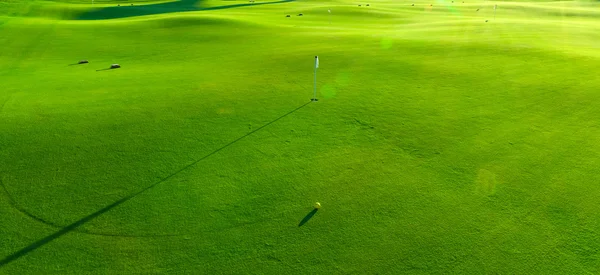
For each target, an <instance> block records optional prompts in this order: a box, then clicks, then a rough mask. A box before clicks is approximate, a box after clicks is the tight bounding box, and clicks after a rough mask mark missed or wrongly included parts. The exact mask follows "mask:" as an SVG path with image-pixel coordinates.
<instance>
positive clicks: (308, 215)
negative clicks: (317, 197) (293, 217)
mask: <svg viewBox="0 0 600 275" xmlns="http://www.w3.org/2000/svg"><path fill="white" fill-rule="evenodd" d="M317 211H319V209H316V208H315V209H313V210H312V211H310V212H309V213H308V214H307V215H306V216H305V217H304V219H302V220H301V221H300V223H299V224H298V227H300V226H303V225H304V224H305V223H307V222H308V221H309V220H310V219H312V217H313V216H314V215H315V214H317Z"/></svg>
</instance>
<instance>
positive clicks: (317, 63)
mask: <svg viewBox="0 0 600 275" xmlns="http://www.w3.org/2000/svg"><path fill="white" fill-rule="evenodd" d="M316 68H319V57H318V56H315V69H316Z"/></svg>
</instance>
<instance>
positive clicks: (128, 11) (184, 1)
mask: <svg viewBox="0 0 600 275" xmlns="http://www.w3.org/2000/svg"><path fill="white" fill-rule="evenodd" d="M293 1H295V0H279V1H274V2H263V3H244V4H233V5H224V6H217V7H202V5H201V2H203V1H202V0H179V1H176V2H167V3H158V4H150V5H137V6H112V7H105V8H100V9H96V10H92V11H89V12H86V13H83V14H81V15H79V16H78V17H76V18H75V19H76V20H104V19H117V18H126V17H135V16H144V15H156V14H166V13H176V12H189V11H209V10H222V9H230V8H239V7H246V6H255V5H269V4H279V3H287V2H293Z"/></svg>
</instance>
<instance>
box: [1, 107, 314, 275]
mask: <svg viewBox="0 0 600 275" xmlns="http://www.w3.org/2000/svg"><path fill="white" fill-rule="evenodd" d="M311 102H312V101H309V102H306V103H304V104H302V105H301V106H300V107H297V108H296V109H294V110H292V111H290V112H288V113H286V114H284V115H282V116H280V117H278V118H276V119H275V120H272V121H270V122H268V123H266V124H265V125H263V126H261V127H259V128H256V129H255V130H253V131H251V132H249V133H248V134H246V135H243V136H241V137H239V138H237V139H235V140H233V141H231V142H229V143H227V144H226V145H224V146H221V147H220V148H218V149H216V150H214V151H212V152H211V153H209V154H208V155H205V156H204V157H202V158H199V159H197V160H196V161H194V162H192V163H190V164H188V165H186V166H184V167H183V168H181V169H179V170H177V171H175V172H173V173H172V174H170V175H168V176H166V177H164V178H162V179H160V180H159V181H157V182H155V183H153V184H151V185H149V186H148V187H146V188H144V189H142V190H140V191H138V192H135V193H133V194H131V195H129V196H126V197H124V198H122V199H120V200H118V201H116V202H114V203H112V204H110V205H107V206H105V207H104V208H102V209H100V210H98V211H96V212H94V213H92V214H90V215H88V216H86V217H84V218H82V219H80V220H78V221H76V222H74V223H72V224H69V225H67V226H65V227H63V228H61V229H60V230H59V231H57V232H56V233H54V234H51V235H49V236H47V237H45V238H42V239H40V240H38V241H36V242H34V243H32V244H31V245H29V246H27V247H25V248H23V249H21V250H19V251H17V252H15V253H13V254H11V255H9V256H8V257H6V258H4V259H2V260H0V267H2V266H4V265H6V264H9V263H11V262H12V261H15V260H17V259H19V258H21V257H23V256H25V255H27V254H28V253H29V252H31V251H34V250H36V249H38V248H39V247H41V246H43V245H45V244H47V243H49V242H51V241H53V240H55V239H57V238H59V237H60V236H62V235H64V234H67V233H69V232H71V231H74V230H75V229H77V228H78V227H80V226H82V225H84V224H86V223H87V222H89V221H91V220H93V219H94V218H96V217H98V216H100V215H102V214H104V213H106V212H108V211H109V210H111V209H113V208H115V207H117V206H119V205H121V204H123V203H124V202H127V201H129V200H130V199H133V198H135V197H136V196H138V195H140V194H142V193H144V192H146V191H147V190H150V189H152V188H153V187H155V186H157V185H159V184H161V183H163V182H165V181H167V180H168V179H170V178H172V177H174V176H175V175H177V174H179V173H181V172H183V171H185V170H187V169H188V168H190V167H192V166H194V165H196V164H197V163H199V162H200V161H202V160H205V159H207V158H209V157H210V156H212V155H214V154H216V153H218V152H220V151H221V150H223V149H225V148H227V147H229V146H231V145H233V144H235V143H237V142H238V141H240V140H242V139H244V138H246V137H248V136H250V135H252V134H254V133H256V132H258V131H260V130H261V129H263V128H265V127H267V126H269V125H271V124H273V123H275V122H277V121H278V120H280V119H282V118H284V117H286V116H289V115H291V114H293V113H295V112H296V111H298V110H300V109H302V108H304V107H306V106H307V105H308V104H310V103H311ZM0 184H2V187H3V189H4V191H5V192H6V194H7V196H8V197H9V199H10V200H11V205H13V206H15V203H14V200H12V197H10V195H9V193H8V191H7V190H6V187H5V186H4V184H3V183H2V182H0ZM17 209H18V210H19V211H20V212H23V213H24V214H26V215H27V216H29V217H31V218H33V219H35V220H37V221H40V222H43V223H45V224H47V225H51V226H55V227H56V225H54V224H52V223H50V222H48V221H45V220H42V219H40V218H38V217H36V216H34V215H31V214H29V213H27V212H25V211H22V210H21V209H19V208H17ZM85 233H88V232H85ZM89 234H93V233H89ZM93 235H102V234H93ZM105 236H121V235H108V234H105ZM165 236H173V235H165ZM134 237H135V236H134ZM150 237H153V236H150Z"/></svg>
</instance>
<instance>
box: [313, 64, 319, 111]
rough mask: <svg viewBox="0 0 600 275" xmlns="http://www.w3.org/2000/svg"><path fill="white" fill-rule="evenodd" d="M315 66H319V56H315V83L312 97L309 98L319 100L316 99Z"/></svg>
mask: <svg viewBox="0 0 600 275" xmlns="http://www.w3.org/2000/svg"><path fill="white" fill-rule="evenodd" d="M317 68H319V56H315V84H314V92H313V98H312V99H311V101H319V100H318V99H317Z"/></svg>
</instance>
